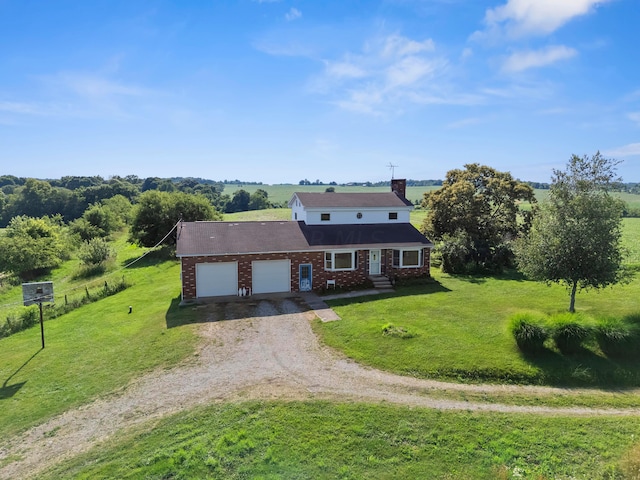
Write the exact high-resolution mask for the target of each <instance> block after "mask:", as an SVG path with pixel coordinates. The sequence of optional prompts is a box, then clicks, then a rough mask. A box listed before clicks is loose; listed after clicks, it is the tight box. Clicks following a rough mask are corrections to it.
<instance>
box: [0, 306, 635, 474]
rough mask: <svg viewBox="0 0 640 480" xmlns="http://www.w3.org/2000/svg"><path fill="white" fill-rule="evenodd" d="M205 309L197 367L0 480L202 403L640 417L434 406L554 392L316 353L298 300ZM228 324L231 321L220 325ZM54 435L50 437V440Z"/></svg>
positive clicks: (10, 468)
mask: <svg viewBox="0 0 640 480" xmlns="http://www.w3.org/2000/svg"><path fill="white" fill-rule="evenodd" d="M198 308H203V309H206V312H207V315H208V320H209V322H207V323H204V324H202V325H201V330H200V332H201V335H202V337H203V342H202V344H201V347H200V350H199V352H198V354H197V361H196V362H191V363H190V364H188V365H183V366H179V367H175V368H173V369H170V370H159V371H157V372H154V373H151V374H148V375H145V376H143V377H141V378H139V379H138V380H136V381H134V382H133V383H131V384H130V385H129V386H128V387H127V388H125V389H124V390H123V391H122V392H118V393H116V394H113V395H108V396H106V397H104V398H101V399H98V400H96V401H94V402H93V403H90V404H88V405H85V406H83V407H80V408H78V409H75V410H72V411H69V412H66V413H64V414H62V415H60V416H58V417H56V418H53V419H52V420H50V421H47V422H46V423H44V424H42V425H39V426H37V427H34V428H32V429H31V430H29V431H27V432H25V433H24V434H22V435H20V436H18V437H16V438H13V439H9V440H8V441H7V442H4V443H5V445H4V448H3V449H0V464H2V460H3V459H5V458H7V457H10V458H18V460H15V461H13V462H11V463H9V464H7V465H5V466H4V467H2V468H0V478H2V479H9V478H25V477H28V476H32V475H34V474H36V473H37V472H38V471H40V470H42V469H43V468H45V467H48V466H50V465H52V464H54V463H56V462H59V461H60V460H62V459H64V458H66V457H69V456H73V455H76V454H78V453H80V452H83V451H85V450H87V449H89V448H90V447H92V446H93V445H95V444H96V442H99V441H101V440H105V439H106V438H108V437H109V436H111V435H113V434H114V433H115V432H117V431H118V430H122V429H126V428H128V427H131V426H133V425H137V424H140V423H143V422H146V421H148V420H150V419H154V418H159V417H163V416H166V415H169V414H172V413H174V412H177V411H180V410H183V409H187V408H191V407H193V406H196V405H199V404H207V403H211V402H216V401H235V400H249V399H294V400H295V399H299V400H307V399H336V400H346V401H366V402H379V401H385V402H388V403H396V404H403V405H414V406H422V407H429V408H438V409H461V410H478V411H501V412H529V413H563V414H575V415H580V414H588V415H598V414H608V415H611V414H618V415H640V410H638V409H626V410H608V409H602V410H598V409H586V408H560V409H556V408H548V407H524V406H507V405H500V404H487V403H477V404H474V403H470V402H461V401H453V400H446V399H444V400H443V399H438V398H433V397H431V396H430V395H429V394H430V392H433V391H435V390H440V389H444V388H446V389H448V390H452V389H459V390H466V391H471V390H473V391H479V392H482V391H485V392H491V391H500V392H504V391H509V390H513V391H514V392H518V393H532V394H533V393H537V394H542V393H550V392H554V391H558V390H554V389H552V388H546V387H518V386H511V387H506V386H500V385H457V384H449V383H443V382H436V381H429V380H418V379H414V378H409V377H402V376H398V375H394V374H390V373H385V372H381V371H378V370H375V369H371V368H367V367H362V366H360V365H358V364H356V363H355V362H353V361H351V360H349V359H346V358H345V357H344V356H342V355H341V354H339V353H337V352H334V351H333V350H331V349H329V348H327V347H324V346H322V345H320V344H319V343H318V341H317V339H316V336H315V335H314V333H313V331H312V329H311V326H310V321H311V320H312V319H313V318H315V314H314V312H313V311H310V310H309V308H308V306H307V305H306V304H305V303H304V302H303V301H302V300H301V299H300V298H297V297H291V298H278V299H270V300H260V301H255V302H252V303H248V302H235V303H217V304H209V305H206V306H202V307H198ZM221 320H225V321H221ZM50 432H54V434H51V433H50Z"/></svg>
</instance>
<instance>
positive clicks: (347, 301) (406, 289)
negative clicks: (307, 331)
mask: <svg viewBox="0 0 640 480" xmlns="http://www.w3.org/2000/svg"><path fill="white" fill-rule="evenodd" d="M450 291H451V289H449V288H447V287H445V286H444V285H442V284H441V283H440V282H438V281H437V280H433V279H430V280H427V281H422V282H421V283H414V284H405V285H396V287H395V291H394V292H392V293H380V294H376V295H363V296H359V297H358V296H355V297H345V298H337V299H333V300H327V302H328V303H329V304H330V305H336V306H343V305H351V304H354V303H365V302H375V301H377V300H384V299H386V298H398V297H410V296H415V295H429V294H434V293H448V292H450ZM320 298H322V297H320Z"/></svg>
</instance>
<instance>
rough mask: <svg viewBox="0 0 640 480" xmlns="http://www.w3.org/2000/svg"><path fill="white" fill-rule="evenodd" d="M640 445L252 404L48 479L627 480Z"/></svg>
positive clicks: (599, 434) (600, 431) (175, 426)
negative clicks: (628, 464) (626, 470)
mask: <svg viewBox="0 0 640 480" xmlns="http://www.w3.org/2000/svg"><path fill="white" fill-rule="evenodd" d="M639 435H640V419H638V418H620V417H617V418H611V417H601V418H580V417H561V416H551V417H540V416H538V415H522V414H519V415H514V414H498V413H471V412H451V411H435V410H429V409H411V408H406V407H397V406H388V405H386V406H385V405H369V404H357V405H356V404H350V403H349V404H341V403H329V402H248V403H243V404H226V405H213V406H209V407H205V408H199V409H196V410H193V411H190V412H185V413H181V414H178V415H175V416H173V417H170V418H167V419H164V420H162V421H160V422H158V423H157V424H154V425H153V427H152V428H151V427H150V426H149V425H147V426H144V427H143V428H139V429H137V430H136V431H133V432H128V433H125V434H120V435H118V436H117V438H115V439H112V440H110V441H109V442H107V443H106V444H103V445H100V446H99V447H96V448H94V449H93V450H91V451H90V452H88V453H86V454H83V455H80V456H78V457H76V458H73V459H72V460H70V461H66V462H65V463H63V464H61V465H59V466H56V467H55V468H54V469H52V470H49V471H48V472H46V474H45V475H44V476H43V478H51V479H54V478H55V479H58V478H79V479H80V478H87V479H89V478H122V479H127V478H228V479H236V478H238V479H239V478H264V479H268V478H269V479H276V478H278V479H279V478H286V479H303V478H304V479H306V478H321V479H325V478H326V479H334V478H342V479H360V478H374V479H387V478H448V479H454V478H456V479H457V478H473V479H495V478H505V479H506V478H539V479H542V478H589V479H604V478H622V477H621V474H622V473H623V472H624V468H625V458H626V457H628V456H629V452H631V451H632V449H633V448H634V446H635V447H637V442H638V438H639ZM54 441H55V440H54ZM629 478H632V477H629Z"/></svg>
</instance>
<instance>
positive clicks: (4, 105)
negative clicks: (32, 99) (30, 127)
mask: <svg viewBox="0 0 640 480" xmlns="http://www.w3.org/2000/svg"><path fill="white" fill-rule="evenodd" d="M0 112H6V113H14V114H19V115H43V114H44V111H43V110H42V108H41V107H40V106H38V105H34V104H31V103H21V102H6V101H5V102H0Z"/></svg>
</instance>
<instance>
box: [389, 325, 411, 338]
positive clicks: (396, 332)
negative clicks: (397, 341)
mask: <svg viewBox="0 0 640 480" xmlns="http://www.w3.org/2000/svg"><path fill="white" fill-rule="evenodd" d="M382 335H384V336H387V337H396V338H413V337H415V336H416V335H415V333H413V332H410V331H409V330H407V328H406V327H400V326H396V325H394V324H393V323H387V324H385V325H383V326H382Z"/></svg>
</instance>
